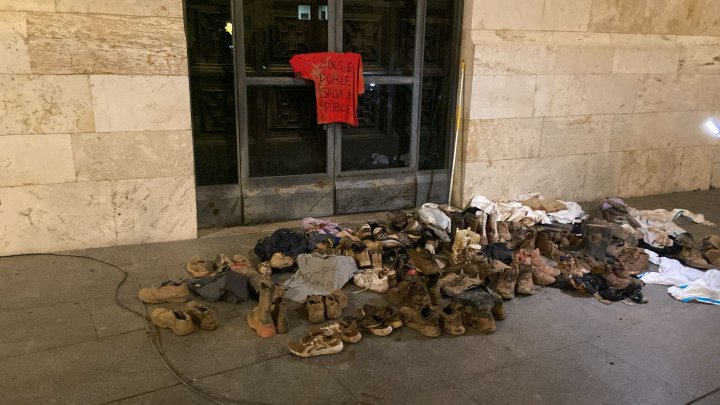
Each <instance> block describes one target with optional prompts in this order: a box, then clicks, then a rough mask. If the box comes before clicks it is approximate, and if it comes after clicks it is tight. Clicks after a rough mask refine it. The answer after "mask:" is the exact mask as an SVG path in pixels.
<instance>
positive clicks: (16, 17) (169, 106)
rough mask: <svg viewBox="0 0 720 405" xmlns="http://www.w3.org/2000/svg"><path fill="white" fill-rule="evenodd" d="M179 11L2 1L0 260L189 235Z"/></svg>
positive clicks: (80, 1) (165, 0)
mask: <svg viewBox="0 0 720 405" xmlns="http://www.w3.org/2000/svg"><path fill="white" fill-rule="evenodd" d="M190 128H191V126H190V101H189V87H188V77H187V55H186V43H185V32H184V25H183V8H182V0H92V1H91V0H0V255H5V254H13V253H23V252H44V251H53V250H65V249H77V248H86V247H96V246H111V245H115V244H132V243H144V242H156V241H166V240H177V239H189V238H194V237H196V235H197V220H196V208H195V181H194V171H193V155H192V135H191V131H190Z"/></svg>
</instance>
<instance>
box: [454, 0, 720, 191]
mask: <svg viewBox="0 0 720 405" xmlns="http://www.w3.org/2000/svg"><path fill="white" fill-rule="evenodd" d="M462 54H463V58H465V59H466V61H467V63H468V70H467V80H466V82H465V85H466V93H465V102H466V108H465V119H466V121H465V122H466V128H465V131H464V134H463V139H462V140H461V142H462V143H461V145H462V147H461V148H460V149H462V154H461V156H459V157H458V159H459V160H458V169H457V172H458V176H456V178H455V180H456V183H455V184H456V185H457V186H458V188H457V189H458V190H462V194H456V195H455V198H454V201H455V204H456V205H462V203H465V202H467V201H468V200H469V199H470V198H471V197H472V196H473V195H475V194H483V195H486V196H488V197H490V198H513V197H515V196H516V195H518V194H520V193H525V192H529V191H540V192H542V193H543V194H544V195H545V196H546V197H556V198H563V199H568V200H580V201H588V200H594V199H598V198H602V197H605V196H614V195H620V196H639V195H648V194H658V193H668V192H674V191H688V190H698V189H708V188H709V187H710V186H711V185H712V186H714V187H718V186H720V140H718V139H716V138H713V137H711V136H710V135H709V133H708V132H707V131H706V130H705V129H704V127H703V123H704V121H705V120H706V119H707V118H709V117H712V116H715V117H717V118H720V1H718V0H647V1H646V0H466V2H465V12H464V22H463V48H462Z"/></svg>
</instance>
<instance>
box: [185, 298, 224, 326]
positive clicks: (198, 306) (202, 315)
mask: <svg viewBox="0 0 720 405" xmlns="http://www.w3.org/2000/svg"><path fill="white" fill-rule="evenodd" d="M185 309H186V310H187V313H188V314H190V318H191V319H192V321H193V323H194V324H195V325H197V326H198V327H199V328H200V329H203V330H213V329H215V328H217V312H215V309H214V308H213V307H211V306H209V305H205V304H202V303H200V302H197V301H190V302H188V303H187V306H186V308H185Z"/></svg>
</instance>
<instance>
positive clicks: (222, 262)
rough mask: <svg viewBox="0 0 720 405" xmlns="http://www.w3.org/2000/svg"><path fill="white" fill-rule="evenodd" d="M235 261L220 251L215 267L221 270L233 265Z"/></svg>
mask: <svg viewBox="0 0 720 405" xmlns="http://www.w3.org/2000/svg"><path fill="white" fill-rule="evenodd" d="M233 264H234V263H233V261H232V260H230V258H229V257H227V256H225V255H224V254H222V253H218V255H217V256H216V257H215V269H216V270H220V269H222V268H223V267H232V265H233Z"/></svg>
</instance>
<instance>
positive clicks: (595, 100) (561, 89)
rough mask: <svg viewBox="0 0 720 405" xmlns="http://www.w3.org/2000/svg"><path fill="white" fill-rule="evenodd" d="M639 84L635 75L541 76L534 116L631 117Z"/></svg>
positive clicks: (538, 79)
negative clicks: (598, 115) (620, 114)
mask: <svg viewBox="0 0 720 405" xmlns="http://www.w3.org/2000/svg"><path fill="white" fill-rule="evenodd" d="M637 84H638V78H637V76H634V75H590V76H572V75H563V76H539V77H538V78H537V91H536V94H535V116H565V115H592V114H617V113H630V112H632V109H633V104H634V101H635V100H634V99H635V90H636V88H637Z"/></svg>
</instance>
